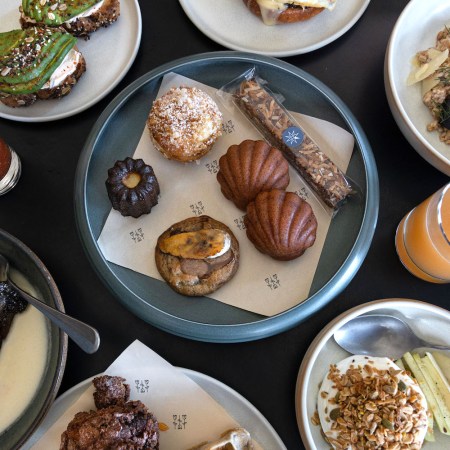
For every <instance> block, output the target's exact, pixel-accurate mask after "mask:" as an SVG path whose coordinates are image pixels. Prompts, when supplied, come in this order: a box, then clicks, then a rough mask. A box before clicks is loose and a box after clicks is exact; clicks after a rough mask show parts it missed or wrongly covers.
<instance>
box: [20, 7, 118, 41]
mask: <svg viewBox="0 0 450 450" xmlns="http://www.w3.org/2000/svg"><path fill="white" fill-rule="evenodd" d="M19 9H20V24H21V26H22V28H28V27H35V26H40V27H53V28H55V27H56V28H58V27H62V28H64V29H66V30H67V31H68V32H69V33H71V34H73V35H74V36H77V37H85V38H87V37H88V36H89V34H90V33H92V32H94V31H96V30H98V29H99V28H100V27H107V26H108V25H110V24H111V23H113V22H115V21H116V20H117V19H118V18H119V15H120V0H22V6H20V8H19Z"/></svg>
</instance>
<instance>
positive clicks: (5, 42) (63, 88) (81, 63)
mask: <svg viewBox="0 0 450 450" xmlns="http://www.w3.org/2000/svg"><path fill="white" fill-rule="evenodd" d="M76 44H77V40H76V38H75V37H73V36H71V35H70V34H68V33H66V32H64V31H63V30H61V29H56V30H49V29H45V28H37V27H33V28H29V29H27V30H12V31H7V32H5V33H0V102H2V103H4V104H5V105H6V106H10V107H13V108H14V107H20V106H29V105H31V104H33V103H34V102H35V101H36V100H38V99H40V100H48V99H52V98H60V97H64V96H66V95H68V94H69V93H70V92H71V90H72V88H73V87H74V86H75V84H76V83H77V82H78V79H79V78H80V77H81V75H82V74H83V73H84V72H85V70H86V61H85V60H84V57H83V55H82V54H81V53H80V52H79V51H78V50H77V47H76Z"/></svg>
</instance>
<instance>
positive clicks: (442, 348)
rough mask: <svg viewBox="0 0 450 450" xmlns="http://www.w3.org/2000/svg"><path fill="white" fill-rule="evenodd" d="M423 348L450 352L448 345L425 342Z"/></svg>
mask: <svg viewBox="0 0 450 450" xmlns="http://www.w3.org/2000/svg"><path fill="white" fill-rule="evenodd" d="M423 346H424V347H430V348H435V349H436V350H450V347H449V346H448V345H440V344H432V343H430V342H424V343H423Z"/></svg>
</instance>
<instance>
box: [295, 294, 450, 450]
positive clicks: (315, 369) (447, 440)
mask: <svg viewBox="0 0 450 450" xmlns="http://www.w3.org/2000/svg"><path fill="white" fill-rule="evenodd" d="M363 314H390V315H393V316H397V317H400V318H402V319H403V320H405V321H406V322H407V323H408V324H409V325H410V326H411V328H412V329H413V330H414V331H415V332H416V333H417V335H418V336H419V337H421V338H423V339H426V340H429V341H430V342H433V341H434V342H436V343H442V344H447V345H450V312H449V311H446V310H445V309H442V308H439V307H437V306H433V305H430V304H428V303H424V302H420V301H417V300H407V299H396V298H393V299H385V300H377V301H374V302H370V303H365V304H363V305H360V306H357V307H355V308H353V309H350V310H349V311H346V312H345V313H343V314H341V315H340V316H338V317H337V318H336V319H334V320H333V321H332V322H330V323H329V324H328V325H327V326H326V327H325V328H324V329H323V330H322V331H321V332H320V333H319V334H318V335H317V337H316V338H315V339H314V341H313V342H312V343H311V345H310V347H309V349H308V351H307V352H306V354H305V357H304V358H303V362H302V364H301V366H300V371H299V374H298V378H297V386H296V392H295V410H296V415H297V423H298V427H299V429H300V434H301V436H302V440H303V443H304V444H305V447H306V449H307V450H329V449H330V445H329V444H327V443H326V442H325V440H324V439H323V437H322V435H321V432H320V426H315V425H313V424H312V422H311V417H312V416H313V414H314V411H315V410H316V408H317V394H318V392H319V383H320V382H321V381H322V379H323V377H324V376H325V374H326V373H327V371H328V369H329V365H330V364H332V363H336V362H338V361H340V360H341V359H344V358H346V357H347V356H349V353H347V352H346V351H345V350H342V349H341V348H340V347H339V346H338V345H337V344H336V342H335V341H334V338H333V334H334V332H335V331H336V330H338V329H339V328H340V327H341V326H342V325H344V324H345V323H346V322H348V321H349V320H351V319H353V318H355V317H357V316H360V315H363ZM435 435H436V442H427V443H426V446H424V450H425V449H427V450H448V449H449V448H450V436H445V435H443V434H441V433H440V432H439V431H436V433H435Z"/></svg>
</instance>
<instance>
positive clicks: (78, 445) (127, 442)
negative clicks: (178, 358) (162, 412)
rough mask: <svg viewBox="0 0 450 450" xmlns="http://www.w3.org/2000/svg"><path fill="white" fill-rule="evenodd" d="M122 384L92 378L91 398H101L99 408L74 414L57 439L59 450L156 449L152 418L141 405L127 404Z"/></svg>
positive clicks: (156, 429)
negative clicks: (59, 439) (121, 387)
mask: <svg viewBox="0 0 450 450" xmlns="http://www.w3.org/2000/svg"><path fill="white" fill-rule="evenodd" d="M105 377H106V379H105ZM124 381H125V380H124V379H123V378H121V377H109V376H101V377H97V378H94V380H93V383H94V385H95V387H96V388H97V391H96V393H94V397H96V396H97V398H102V402H101V405H102V407H101V408H98V409H97V410H96V411H94V410H91V411H89V412H87V411H86V412H84V411H83V412H79V413H77V414H75V417H74V418H73V419H72V420H71V421H70V422H69V424H68V426H67V429H66V430H65V431H64V432H63V433H62V435H61V443H60V447H59V448H60V450H99V449H127V450H158V449H159V424H158V421H157V419H156V417H155V416H154V415H153V414H152V413H151V412H150V411H149V410H148V408H147V407H146V406H145V405H144V404H143V403H142V402H141V401H139V400H135V401H128V394H127V395H125V396H124V391H125V392H126V391H127V392H128V393H129V386H128V385H127V384H124V383H123V382H124ZM119 386H124V388H123V389H117V388H118V387H119ZM99 390H100V391H101V392H99ZM116 395H117V396H116Z"/></svg>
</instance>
